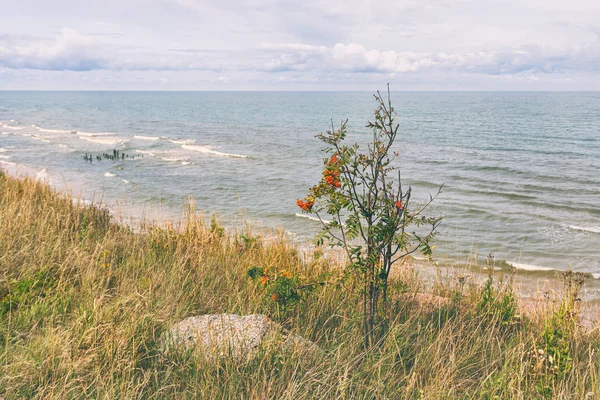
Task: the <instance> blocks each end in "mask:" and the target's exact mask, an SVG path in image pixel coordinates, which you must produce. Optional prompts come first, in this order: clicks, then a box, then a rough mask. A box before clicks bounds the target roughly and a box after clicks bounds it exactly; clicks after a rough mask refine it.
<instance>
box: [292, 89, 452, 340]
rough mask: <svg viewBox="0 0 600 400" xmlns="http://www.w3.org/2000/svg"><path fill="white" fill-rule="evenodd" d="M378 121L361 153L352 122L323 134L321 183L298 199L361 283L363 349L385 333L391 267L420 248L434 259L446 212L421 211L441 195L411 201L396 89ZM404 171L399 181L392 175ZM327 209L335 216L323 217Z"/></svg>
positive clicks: (378, 98) (377, 113) (379, 108)
mask: <svg viewBox="0 0 600 400" xmlns="http://www.w3.org/2000/svg"><path fill="white" fill-rule="evenodd" d="M375 100H376V101H377V109H376V111H375V121H374V122H369V123H368V125H367V127H368V128H371V130H372V132H373V139H372V141H371V142H370V143H368V145H367V149H366V151H362V150H361V149H360V146H359V145H358V144H353V145H350V146H348V145H346V144H344V140H345V138H346V124H347V120H346V121H343V122H342V123H341V126H340V128H339V129H338V130H334V128H333V125H332V130H331V131H327V132H326V133H321V134H319V135H317V138H319V139H320V140H321V141H323V142H325V143H326V144H327V145H328V147H327V149H326V153H327V154H328V157H327V158H326V159H325V160H324V171H323V175H322V179H321V180H320V182H319V183H318V184H317V185H315V186H313V187H312V188H311V189H310V193H309V195H308V196H307V197H306V198H305V199H304V200H301V199H299V200H297V202H296V204H297V205H298V206H299V207H300V208H301V209H302V211H303V212H305V213H311V214H314V215H316V216H317V217H318V218H319V220H320V221H321V223H322V224H323V229H322V230H321V232H320V234H319V236H318V238H317V240H318V242H319V243H320V244H322V243H324V242H325V241H328V242H329V244H330V245H331V246H332V247H335V246H339V247H341V248H343V250H344V251H345V253H346V255H347V257H348V260H349V264H348V267H347V269H346V272H347V273H349V274H350V275H353V276H355V277H356V278H357V279H358V281H359V282H360V288H361V289H360V290H361V292H362V325H363V334H364V344H365V347H367V348H368V347H370V346H371V345H373V344H374V343H375V342H376V341H377V340H378V339H379V338H380V337H381V335H382V334H383V333H384V332H385V329H386V315H387V303H388V277H389V275H390V271H391V269H392V266H393V265H395V264H396V263H397V262H398V261H400V260H402V259H403V258H404V257H406V256H408V255H409V254H412V253H415V252H417V251H420V252H421V253H422V254H423V255H424V256H425V257H427V258H429V257H430V256H431V252H432V250H433V247H434V246H431V245H430V242H431V239H432V238H433V237H434V234H435V230H436V228H437V226H438V225H439V223H440V221H441V217H427V216H425V215H423V211H424V210H425V209H426V208H427V207H428V206H429V205H430V204H431V203H432V201H433V200H434V199H435V198H436V197H437V196H438V195H439V193H440V192H441V189H442V188H441V187H440V189H439V190H438V191H437V193H436V194H435V195H434V196H431V195H430V196H429V201H428V202H426V203H425V204H421V205H420V206H417V207H414V208H413V207H412V204H411V188H410V187H409V188H408V190H406V191H404V190H403V188H402V183H401V179H400V171H399V169H397V168H396V167H394V166H392V158H393V157H397V156H398V153H397V152H393V156H390V152H392V145H393V144H394V141H395V140H396V137H397V134H398V129H399V125H398V124H397V123H396V122H395V116H396V114H395V111H394V108H393V107H392V104H391V94H390V91H389V85H388V91H387V100H384V99H383V97H382V96H381V93H379V92H377V94H376V95H375ZM396 171H397V172H398V175H397V176H398V178H397V182H394V178H393V177H391V176H392V174H394V175H395V172H396ZM324 214H328V215H330V217H331V219H332V220H331V221H326V220H325V219H324V218H322V215H324Z"/></svg>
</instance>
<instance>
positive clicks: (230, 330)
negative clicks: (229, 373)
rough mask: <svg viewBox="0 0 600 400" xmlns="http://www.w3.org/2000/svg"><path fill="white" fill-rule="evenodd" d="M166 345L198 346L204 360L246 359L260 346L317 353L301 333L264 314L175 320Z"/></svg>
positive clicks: (318, 351)
mask: <svg viewBox="0 0 600 400" xmlns="http://www.w3.org/2000/svg"><path fill="white" fill-rule="evenodd" d="M166 335H167V336H166V338H165V342H166V344H167V348H172V347H179V348H183V349H198V350H199V351H201V353H202V354H203V355H204V357H205V358H206V359H208V360H214V359H217V358H225V357H229V356H231V358H232V359H234V360H236V361H243V360H245V361H249V360H251V359H252V358H253V357H254V356H256V354H257V353H258V352H259V350H260V348H261V346H268V345H275V346H277V348H278V349H279V350H281V351H291V352H294V351H298V352H304V353H311V354H318V353H320V352H321V350H320V349H319V347H318V346H317V345H316V344H314V343H313V342H311V341H310V340H306V339H304V338H303V337H301V336H298V335H294V334H291V333H288V332H285V331H284V330H283V329H282V327H281V325H279V324H277V323H275V322H273V321H271V320H270V319H269V318H268V317H267V316H265V315H259V314H253V315H245V316H240V315H236V314H208V315H199V316H196V317H189V318H186V319H184V320H183V321H180V322H178V323H176V324H175V325H174V326H173V327H172V328H171V329H170V330H169V331H168V332H167V333H166Z"/></svg>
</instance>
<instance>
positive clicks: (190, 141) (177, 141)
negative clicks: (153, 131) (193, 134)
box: [169, 139, 196, 144]
mask: <svg viewBox="0 0 600 400" xmlns="http://www.w3.org/2000/svg"><path fill="white" fill-rule="evenodd" d="M169 142H171V143H173V144H194V143H196V139H169Z"/></svg>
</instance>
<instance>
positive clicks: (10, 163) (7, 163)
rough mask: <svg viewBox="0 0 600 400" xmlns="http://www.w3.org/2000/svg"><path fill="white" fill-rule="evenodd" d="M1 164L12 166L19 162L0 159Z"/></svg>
mask: <svg viewBox="0 0 600 400" xmlns="http://www.w3.org/2000/svg"><path fill="white" fill-rule="evenodd" d="M0 165H10V166H15V165H17V163H14V162H12V161H4V160H0Z"/></svg>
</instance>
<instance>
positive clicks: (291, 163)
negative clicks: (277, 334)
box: [0, 91, 600, 280]
mask: <svg viewBox="0 0 600 400" xmlns="http://www.w3.org/2000/svg"><path fill="white" fill-rule="evenodd" d="M391 97H392V101H393V104H394V106H395V109H396V113H397V122H398V123H399V125H400V128H399V132H400V133H399V135H398V138H397V140H396V143H395V145H394V146H393V148H392V151H394V152H397V153H398V157H397V158H396V161H395V166H396V167H398V168H399V169H400V171H401V176H402V180H403V185H404V187H408V186H410V187H411V188H412V191H413V198H414V200H413V201H415V202H419V201H421V202H423V201H426V200H427V199H428V197H429V196H430V195H434V194H435V193H436V192H437V190H438V188H439V187H440V186H441V185H442V184H443V189H442V192H441V194H440V195H439V196H438V197H437V198H436V200H435V201H434V203H433V205H432V207H431V209H430V212H431V213H432V215H442V216H443V217H444V219H443V222H442V224H441V225H440V227H439V230H438V236H437V238H436V240H435V244H436V245H437V247H436V249H435V251H434V257H439V258H444V259H453V260H456V262H457V263H464V262H466V261H468V260H470V261H469V262H473V260H476V263H481V264H483V265H485V262H484V261H482V260H485V258H486V257H487V256H488V255H489V254H491V255H493V257H494V260H495V262H496V263H498V265H500V267H501V268H502V267H504V268H509V267H510V266H513V267H515V268H517V270H522V271H529V272H531V273H541V274H554V273H557V272H560V271H565V270H569V269H572V270H574V271H581V272H587V273H590V274H592V276H593V278H595V279H596V280H598V279H600V93H599V92H392V93H391ZM375 108H376V102H375V101H374V97H373V93H369V92H108V91H106V92H102V91H99V92H29V91H13V92H11V91H0V121H1V122H0V168H2V169H5V170H7V171H8V172H11V173H17V174H27V175H30V176H33V177H35V178H37V179H41V180H46V181H49V182H50V183H51V185H52V186H54V187H56V188H58V189H59V190H66V191H69V193H72V194H74V195H76V196H80V197H81V198H82V199H85V200H87V201H94V202H96V203H100V202H101V203H102V204H105V205H106V206H107V207H109V208H111V209H112V210H113V211H114V212H116V213H120V214H127V213H129V214H130V215H132V216H136V215H137V216H140V215H142V214H143V215H145V216H146V217H148V215H150V216H152V215H154V216H159V217H161V218H164V217H167V218H171V219H173V220H177V219H178V218H181V216H182V215H183V212H184V210H185V208H186V204H187V203H189V202H190V201H193V202H194V204H195V207H196V209H197V210H201V211H202V212H204V213H206V214H207V215H211V214H215V215H218V216H219V218H220V220H221V221H222V222H223V223H224V224H225V225H236V224H240V223H242V224H243V223H250V224H254V225H256V226H259V227H264V228H267V229H270V228H277V229H282V230H284V231H285V232H286V234H287V235H289V237H290V238H291V239H292V240H296V241H310V240H311V238H313V237H314V235H315V234H316V233H317V232H318V230H319V229H320V223H319V222H318V221H315V220H314V219H312V218H310V217H308V216H307V215H303V214H302V213H301V210H300V209H299V208H298V207H297V206H296V199H298V198H304V196H306V194H307V193H308V189H309V188H310V187H311V186H312V185H314V184H315V183H316V182H317V181H318V180H319V178H320V172H321V170H322V165H323V159H324V157H326V155H325V153H324V152H323V150H324V148H325V146H324V144H323V143H322V142H320V141H319V140H318V139H316V138H315V135H317V134H318V133H319V132H323V131H326V130H328V129H331V127H332V125H333V126H334V128H337V127H338V126H339V124H340V121H342V120H346V119H347V120H348V125H347V127H348V137H347V140H348V142H349V143H354V142H356V143H359V144H361V145H364V144H365V143H367V142H368V140H369V139H370V138H371V132H370V130H369V129H368V128H366V124H367V122H368V121H369V120H372V119H373V112H374V110H375ZM116 151H119V157H118V159H114V160H110V159H108V158H106V157H102V155H104V154H110V155H114V154H115V152H116ZM121 154H125V155H126V157H125V158H124V159H123V158H122V157H123V156H122V155H121ZM89 156H91V162H90V161H87V160H86V157H88V159H89ZM98 156H100V157H101V158H102V160H98V159H97V157H98ZM477 260H479V261H477Z"/></svg>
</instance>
